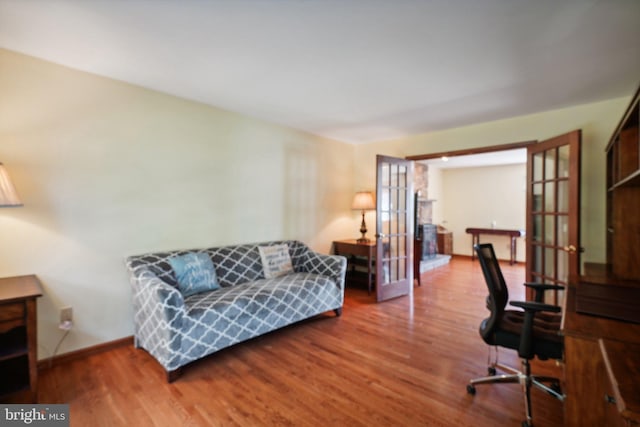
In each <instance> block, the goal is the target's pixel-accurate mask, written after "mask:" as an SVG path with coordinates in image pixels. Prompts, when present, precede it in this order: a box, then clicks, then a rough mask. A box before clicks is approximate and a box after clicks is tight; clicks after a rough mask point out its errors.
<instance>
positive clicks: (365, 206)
mask: <svg viewBox="0 0 640 427" xmlns="http://www.w3.org/2000/svg"><path fill="white" fill-rule="evenodd" d="M375 208H376V204H375V203H374V201H373V194H371V192H370V191H359V192H357V193H356V195H355V196H354V197H353V203H352V204H351V209H353V210H354V211H355V210H359V211H362V223H361V224H360V233H362V237H361V238H359V239H358V240H357V242H358V243H367V242H369V239H367V238H366V237H365V235H366V234H367V224H366V223H365V222H364V212H365V211H371V210H374V209H375Z"/></svg>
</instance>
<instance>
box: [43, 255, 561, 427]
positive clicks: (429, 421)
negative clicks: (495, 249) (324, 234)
mask: <svg viewBox="0 0 640 427" xmlns="http://www.w3.org/2000/svg"><path fill="white" fill-rule="evenodd" d="M502 267H503V273H504V275H505V278H506V280H507V282H508V283H509V285H510V286H509V287H510V292H511V297H512V299H521V298H522V297H523V296H524V295H523V294H524V291H523V290H522V287H521V283H522V281H523V279H524V268H523V267H522V266H521V265H519V266H514V267H511V266H509V265H508V263H503V265H502ZM422 283H423V284H422V287H420V288H418V287H416V288H415V289H414V297H413V301H411V299H410V298H409V297H404V298H398V299H395V300H392V301H388V302H386V303H382V304H376V303H375V297H374V296H373V295H371V296H368V295H367V292H366V290H359V289H347V293H346V301H345V308H344V312H343V315H342V316H341V317H335V315H334V314H333V313H328V314H326V315H322V316H319V317H317V318H314V319H311V320H309V321H306V322H302V323H300V324H297V325H293V326H291V327H287V328H284V329H282V330H279V331H276V332H274V333H271V334H268V335H266V336H263V337H259V338H257V339H254V340H252V341H249V342H246V343H242V344H239V345H236V346H234V347H231V348H228V349H226V350H223V351H221V352H218V353H217V354H214V355H212V356H210V357H208V358H206V359H204V360H201V361H198V362H195V363H193V364H191V365H189V366H187V367H186V368H185V369H184V373H183V375H182V377H181V378H180V379H178V380H177V381H176V382H174V383H172V384H167V383H166V382H165V376H164V372H163V371H162V369H161V368H160V366H159V365H158V364H157V362H155V360H153V359H152V358H151V356H149V355H148V354H147V353H146V352H145V351H143V350H136V349H134V348H133V347H132V346H126V347H121V348H118V349H115V350H110V351H108V352H105V353H101V354H96V355H92V356H89V357H87V358H86V359H82V360H76V361H71V362H69V363H66V364H61V365H58V366H54V367H53V368H50V369H47V370H44V371H42V372H41V375H40V389H39V398H40V402H43V403H69V404H70V409H71V425H72V426H88V425H91V426H136V427H138V426H172V427H173V426H209V425H211V426H224V425H241V426H254V425H256V426H271V425H278V426H317V425H334V426H343V425H349V426H498V425H502V426H516V425H518V426H519V425H520V422H521V421H522V420H523V418H524V405H523V397H522V394H521V389H520V386H518V385H516V384H500V385H486V386H478V391H477V394H476V395H475V396H471V395H468V394H467V393H466V389H465V386H466V383H467V381H468V380H469V379H471V378H474V377H478V376H482V375H485V373H486V368H487V354H488V350H487V347H486V346H485V345H484V343H483V342H482V340H481V338H480V336H479V334H478V326H479V324H480V321H481V320H482V319H483V318H484V317H486V315H487V311H486V308H485V306H484V299H485V296H486V293H487V292H486V287H485V284H484V281H483V279H482V274H481V271H480V267H479V265H478V264H477V262H472V261H470V260H469V259H465V258H462V259H456V258H454V259H453V260H452V262H451V264H449V265H448V266H444V267H440V268H438V269H436V270H433V271H430V272H427V273H425V274H423V275H422ZM500 360H501V361H503V362H505V363H507V364H509V365H512V366H518V359H517V357H516V355H515V353H514V352H508V351H504V350H501V351H500ZM533 369H534V371H537V372H542V371H544V372H545V373H550V374H553V375H560V368H559V367H557V366H555V364H554V363H553V362H545V363H541V362H536V363H534V365H533ZM532 398H533V414H534V420H535V425H536V427H545V426H560V425H562V404H561V403H560V402H558V401H556V400H555V399H552V398H551V397H550V396H547V395H544V394H543V393H541V392H539V391H537V390H534V391H533V392H532Z"/></svg>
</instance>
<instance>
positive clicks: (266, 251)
mask: <svg viewBox="0 0 640 427" xmlns="http://www.w3.org/2000/svg"><path fill="white" fill-rule="evenodd" d="M258 250H259V251H260V258H261V259H262V268H263V269H264V277H265V278H267V279H273V278H274V277H278V276H284V275H285V274H289V273H292V272H293V264H292V263H291V256H289V245H287V244H286V243H283V244H281V245H271V246H259V247H258Z"/></svg>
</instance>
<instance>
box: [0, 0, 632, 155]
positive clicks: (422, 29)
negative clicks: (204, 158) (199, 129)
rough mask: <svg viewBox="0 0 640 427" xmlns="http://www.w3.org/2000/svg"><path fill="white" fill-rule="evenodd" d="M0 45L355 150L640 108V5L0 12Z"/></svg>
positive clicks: (244, 2) (63, 0)
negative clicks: (631, 99)
mask: <svg viewBox="0 0 640 427" xmlns="http://www.w3.org/2000/svg"><path fill="white" fill-rule="evenodd" d="M0 47H3V48H6V49H9V50H14V51H18V52H23V53H26V54H29V55H33V56H36V57H40V58H43V59H47V60H49V61H53V62H56V63H59V64H63V65H66V66H69V67H73V68H76V69H80V70H84V71H88V72H92V73H96V74H99V75H103V76H107V77H111V78H114V79H118V80H122V81H126V82H130V83H133V84H137V85H140V86H144V87H147V88H151V89H155V90H159V91H162V92H166V93H170V94H173V95H177V96H180V97H184V98H188V99H193V100H196V101H201V102H203V103H206V104H210V105H214V106H217V107H220V108H223V109H226V110H231V111H235V112H239V113H242V114H246V115H249V116H253V117H257V118H261V119H264V120H268V121H271V122H275V123H280V124H283V125H287V126H290V127H293V128H296V129H301V130H306V131H308V132H311V133H313V134H317V135H322V136H326V137H329V138H333V139H337V140H341V141H347V142H368V141H375V140H384V139H391V138H396V137H401V136H405V135H410V134H417V133H423V132H429V131H433V130H437V129H444V128H450V127H456V126H461V125H466V124H472V123H478V122H484V121H490V120H496V119H501V118H507V117H513V116H517V115H522V114H529V113H534V112H540V111H545V110H550V109H555V108H561V107H568V106H573V105H578V104H582V103H587V102H593V101H599V100H604V99H610V98H615V97H620V96H630V95H631V94H632V93H633V90H634V89H635V87H636V86H637V84H638V83H639V82H640V1H639V0H563V1H560V0H423V1H419V0H210V1H206V0H155V1H152V0H127V1H124V0H122V1H118V0H107V1H104V0H84V1H79V0H0Z"/></svg>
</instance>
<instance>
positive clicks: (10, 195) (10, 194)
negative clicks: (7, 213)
mask: <svg viewBox="0 0 640 427" xmlns="http://www.w3.org/2000/svg"><path fill="white" fill-rule="evenodd" d="M9 206H22V202H21V201H20V198H19V197H18V193H16V189H15V188H14V187H13V183H12V182H11V178H9V173H8V172H7V170H6V169H5V167H4V165H3V164H2V163H0V207H9Z"/></svg>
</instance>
